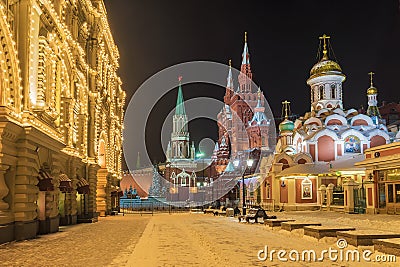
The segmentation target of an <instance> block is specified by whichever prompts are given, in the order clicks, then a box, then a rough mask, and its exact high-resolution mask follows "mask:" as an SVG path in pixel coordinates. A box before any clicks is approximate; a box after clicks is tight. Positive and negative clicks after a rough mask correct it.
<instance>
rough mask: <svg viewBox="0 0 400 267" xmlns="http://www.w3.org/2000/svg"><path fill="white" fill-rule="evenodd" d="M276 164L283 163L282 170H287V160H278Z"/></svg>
mask: <svg viewBox="0 0 400 267" xmlns="http://www.w3.org/2000/svg"><path fill="white" fill-rule="evenodd" d="M278 162H279V163H283V166H282V170H284V169H286V168H289V162H288V161H287V159H280V160H279V161H278Z"/></svg>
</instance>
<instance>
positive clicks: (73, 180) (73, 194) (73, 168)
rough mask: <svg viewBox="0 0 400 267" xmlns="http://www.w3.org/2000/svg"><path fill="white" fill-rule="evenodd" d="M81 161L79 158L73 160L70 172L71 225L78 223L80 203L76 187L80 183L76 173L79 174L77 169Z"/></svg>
mask: <svg viewBox="0 0 400 267" xmlns="http://www.w3.org/2000/svg"><path fill="white" fill-rule="evenodd" d="M79 161H80V160H78V159H77V158H73V159H72V160H71V161H70V163H71V165H70V171H69V179H71V183H72V191H71V192H70V193H68V195H69V201H70V206H71V213H70V214H69V215H70V223H71V224H76V223H77V214H78V203H77V200H76V194H77V190H76V186H77V183H78V179H77V178H76V173H77V169H78V166H79V165H78V164H79Z"/></svg>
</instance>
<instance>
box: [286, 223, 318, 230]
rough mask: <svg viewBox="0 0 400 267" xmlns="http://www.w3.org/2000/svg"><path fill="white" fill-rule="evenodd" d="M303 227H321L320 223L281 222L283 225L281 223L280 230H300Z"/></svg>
mask: <svg viewBox="0 0 400 267" xmlns="http://www.w3.org/2000/svg"><path fill="white" fill-rule="evenodd" d="M305 226H321V223H315V222H283V223H281V228H282V229H283V230H286V231H293V230H296V229H302V228H304V227H305Z"/></svg>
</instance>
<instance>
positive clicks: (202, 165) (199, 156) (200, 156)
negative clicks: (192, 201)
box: [196, 152, 205, 206]
mask: <svg viewBox="0 0 400 267" xmlns="http://www.w3.org/2000/svg"><path fill="white" fill-rule="evenodd" d="M196 157H197V158H198V159H200V158H201V161H202V164H201V168H202V169H203V175H202V176H203V177H202V178H203V184H204V181H205V179H204V153H202V152H199V153H197V154H196ZM199 186H200V184H199V183H197V187H199ZM203 206H204V200H203Z"/></svg>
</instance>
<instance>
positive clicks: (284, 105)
mask: <svg viewBox="0 0 400 267" xmlns="http://www.w3.org/2000/svg"><path fill="white" fill-rule="evenodd" d="M282 109H283V110H285V119H287V118H289V112H290V102H289V101H287V100H285V101H283V102H282ZM283 110H282V111H283Z"/></svg>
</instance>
